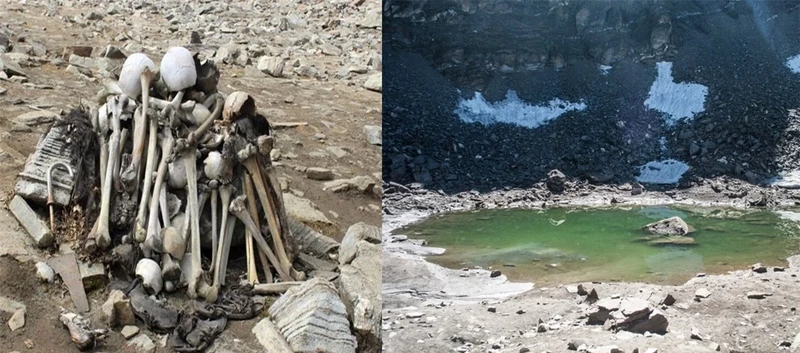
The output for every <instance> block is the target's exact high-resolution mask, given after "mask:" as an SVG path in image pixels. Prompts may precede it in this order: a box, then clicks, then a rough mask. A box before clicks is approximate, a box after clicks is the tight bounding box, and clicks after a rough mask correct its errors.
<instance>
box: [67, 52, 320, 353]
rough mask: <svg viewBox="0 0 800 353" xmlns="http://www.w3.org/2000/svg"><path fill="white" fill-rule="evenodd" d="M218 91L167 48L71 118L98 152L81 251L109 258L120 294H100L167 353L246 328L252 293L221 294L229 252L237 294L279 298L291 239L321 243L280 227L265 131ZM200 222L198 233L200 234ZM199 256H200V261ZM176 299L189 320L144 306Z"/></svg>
mask: <svg viewBox="0 0 800 353" xmlns="http://www.w3.org/2000/svg"><path fill="white" fill-rule="evenodd" d="M218 81H219V71H218V70H217V68H216V66H215V65H214V64H213V62H210V61H205V62H201V61H200V60H198V58H197V57H196V56H193V55H192V54H191V53H190V52H189V50H187V49H186V48H183V47H172V48H170V49H169V50H168V51H167V52H166V54H165V55H164V57H163V59H162V60H161V64H160V67H157V66H156V65H155V63H154V62H153V61H152V60H151V59H149V58H148V57H147V56H146V55H145V54H142V53H136V54H133V55H130V56H129V57H128V58H127V59H126V61H125V63H124V65H123V67H122V70H121V72H120V74H119V80H118V82H115V83H113V84H110V85H109V84H107V85H106V87H105V88H104V89H103V90H102V91H101V92H99V93H98V98H99V99H100V100H101V101H102V102H104V104H103V105H101V106H100V107H99V108H96V109H94V108H93V109H91V111H90V112H85V111H83V110H81V112H83V114H84V116H85V119H89V120H91V125H92V126H93V129H94V133H96V136H97V142H98V143H97V145H99V147H100V148H99V153H97V155H99V163H98V164H99V169H97V170H98V173H97V174H99V175H98V176H99V178H95V180H96V179H99V199H100V200H99V211H98V214H99V215H98V216H97V217H96V221H95V222H94V224H93V226H92V227H91V231H89V234H88V236H86V238H85V239H84V241H83V243H82V244H83V245H82V246H83V250H84V251H85V252H86V253H93V254H97V253H108V254H112V256H110V258H111V259H112V261H113V262H114V263H116V264H121V265H122V266H121V267H122V268H125V269H127V272H128V273H127V274H126V275H127V276H129V279H130V282H114V283H112V284H111V285H110V286H109V288H111V289H113V288H114V286H115V285H116V287H117V289H120V290H122V291H123V292H124V293H126V294H127V296H128V297H129V298H130V300H131V304H132V306H133V310H134V313H135V314H136V316H137V317H140V318H141V319H143V320H144V322H145V323H146V324H147V325H148V327H149V328H150V329H151V330H152V331H154V332H168V333H171V335H170V336H171V341H170V343H171V344H172V346H173V348H174V349H175V350H176V351H202V350H204V349H205V348H207V347H208V346H209V345H210V343H211V342H213V340H214V339H215V337H216V336H217V335H219V333H221V332H222V330H224V329H225V327H226V325H227V320H228V319H250V318H253V317H255V316H257V315H258V314H259V312H260V311H261V310H262V309H263V307H262V306H261V305H258V304H256V303H255V302H254V301H253V300H252V297H251V296H252V294H253V291H252V289H253V287H252V286H249V285H247V284H244V285H240V284H239V283H229V284H228V285H227V286H226V283H225V281H226V274H227V273H228V271H227V265H228V260H229V255H230V249H231V245H232V243H234V242H244V243H245V245H246V262H247V265H246V268H247V271H246V272H247V281H248V282H249V284H253V283H255V282H259V281H261V283H265V284H269V283H274V284H275V287H274V288H284V287H286V285H288V284H296V282H298V281H303V280H305V279H306V275H305V273H304V272H302V271H298V270H296V269H295V268H294V267H293V263H294V260H295V256H296V255H297V248H300V247H302V243H301V245H300V246H298V245H297V244H298V242H297V239H293V234H294V238H296V237H298V236H300V234H299V233H302V234H304V235H302V236H304V237H308V236H316V237H322V236H321V235H319V234H318V233H316V232H314V231H312V230H310V229H309V228H307V227H305V226H304V225H302V224H299V223H296V222H294V221H292V220H289V219H288V218H287V217H286V212H285V210H284V206H283V200H282V196H281V192H280V188H279V187H278V185H279V183H278V180H277V177H276V175H275V172H274V170H273V167H272V165H271V161H270V158H269V156H270V151H271V150H272V146H273V138H272V136H270V127H269V123H268V121H267V120H266V118H265V117H264V116H262V115H260V114H259V113H258V112H257V109H256V106H255V102H254V100H253V99H252V97H250V96H249V95H248V94H246V93H244V92H234V93H232V94H230V95H227V96H226V95H224V94H222V93H220V92H218V91H217V84H218ZM73 113H74V112H73ZM73 113H71V114H73ZM87 126H88V124H87ZM93 162H96V161H93ZM95 165H97V164H95ZM93 183H94V180H93ZM95 190H98V189H97V188H95ZM94 194H95V195H96V194H97V192H95V193H94ZM95 198H96V197H89V198H88V199H90V200H91V199H95ZM90 203H92V202H90ZM207 208H210V210H208V209H207ZM208 213H210V220H211V222H210V223H211V225H210V228H211V229H210V232H207V231H206V229H205V228H204V229H203V231H201V220H202V221H203V222H204V223H206V224H207V219H208V216H205V215H207V214H208ZM264 220H265V221H264ZM237 225H240V226H239V227H237ZM298 227H299V230H298ZM208 233H210V239H208ZM237 239H238V240H237ZM330 241H333V240H330ZM201 247H205V248H208V247H210V248H211V252H210V253H211V254H210V259H208V258H207V257H206V258H205V259H204V258H203V256H202V255H201ZM112 248H113V249H112ZM204 260H207V261H204ZM256 261H258V262H259V263H260V267H261V269H262V270H263V271H262V273H263V275H262V276H261V278H260V279H259V275H258V274H257V270H256V269H257V266H256ZM280 284H284V286H280ZM184 287H185V288H186V289H187V290H186V293H187V295H188V297H189V298H191V299H196V300H197V301H196V302H195V303H196V304H197V305H195V310H194V311H193V312H192V313H191V314H186V313H184V312H182V311H181V312H179V311H177V310H174V309H168V308H166V307H164V306H162V305H160V303H159V302H157V301H156V300H155V299H154V298H155V297H156V296H157V295H158V294H159V293H161V292H162V291H163V292H175V291H177V290H179V289H182V288H184ZM283 290H285V289H283ZM277 291H278V292H279V291H281V289H277ZM61 320H62V322H64V323H65V324H67V326H68V328H69V329H70V334H71V337H72V339H73V341H75V343H76V344H77V345H78V346H79V347H80V348H90V347H93V346H94V345H95V344H96V340H98V339H100V338H102V336H103V334H104V331H103V330H91V329H89V328H88V326H87V325H86V324H85V321H83V320H85V319H83V318H82V317H80V316H79V315H77V314H74V313H68V312H63V313H62V314H61ZM81 323H83V324H81Z"/></svg>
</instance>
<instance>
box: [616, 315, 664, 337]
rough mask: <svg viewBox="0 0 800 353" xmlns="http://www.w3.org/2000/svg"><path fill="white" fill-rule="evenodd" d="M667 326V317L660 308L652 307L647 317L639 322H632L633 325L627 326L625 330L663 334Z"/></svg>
mask: <svg viewBox="0 0 800 353" xmlns="http://www.w3.org/2000/svg"><path fill="white" fill-rule="evenodd" d="M668 326H669V322H668V321H667V317H666V316H665V315H664V313H663V312H662V311H661V310H658V309H654V310H653V311H652V312H651V313H650V314H649V315H647V317H646V318H645V319H643V320H640V321H639V322H636V323H634V324H633V325H631V326H629V327H627V328H626V329H625V330H626V331H630V332H635V333H645V332H650V333H658V334H665V333H667V327H668Z"/></svg>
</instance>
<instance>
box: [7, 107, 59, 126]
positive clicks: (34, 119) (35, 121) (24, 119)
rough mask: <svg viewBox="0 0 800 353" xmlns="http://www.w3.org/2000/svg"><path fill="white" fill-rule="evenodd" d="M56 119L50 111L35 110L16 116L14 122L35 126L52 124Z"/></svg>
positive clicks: (55, 115) (54, 114)
mask: <svg viewBox="0 0 800 353" xmlns="http://www.w3.org/2000/svg"><path fill="white" fill-rule="evenodd" d="M56 117H58V114H56V113H53V112H51V111H47V110H37V111H32V112H27V113H25V114H21V115H18V116H17V117H16V118H14V122H16V123H20V124H24V125H28V126H36V125H41V124H49V123H52V122H53V121H54V120H55V119H56Z"/></svg>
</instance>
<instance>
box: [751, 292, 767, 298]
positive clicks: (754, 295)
mask: <svg viewBox="0 0 800 353" xmlns="http://www.w3.org/2000/svg"><path fill="white" fill-rule="evenodd" d="M769 296H772V293H765V292H747V298H748V299H764V298H766V297H769Z"/></svg>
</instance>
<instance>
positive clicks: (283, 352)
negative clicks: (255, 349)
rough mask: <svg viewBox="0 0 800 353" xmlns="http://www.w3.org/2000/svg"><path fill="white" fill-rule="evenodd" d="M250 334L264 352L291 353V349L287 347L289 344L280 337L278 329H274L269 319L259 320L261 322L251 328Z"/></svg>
mask: <svg viewBox="0 0 800 353" xmlns="http://www.w3.org/2000/svg"><path fill="white" fill-rule="evenodd" d="M252 332H253V333H254V334H255V335H256V339H258V342H259V343H261V345H262V346H264V349H265V350H266V351H269V352H275V353H292V348H291V347H289V343H288V342H286V339H284V338H283V336H281V333H280V332H278V327H276V326H275V324H274V323H272V321H270V319H269V318H265V319H261V321H259V322H258V324H256V325H255V327H253V330H252Z"/></svg>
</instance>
